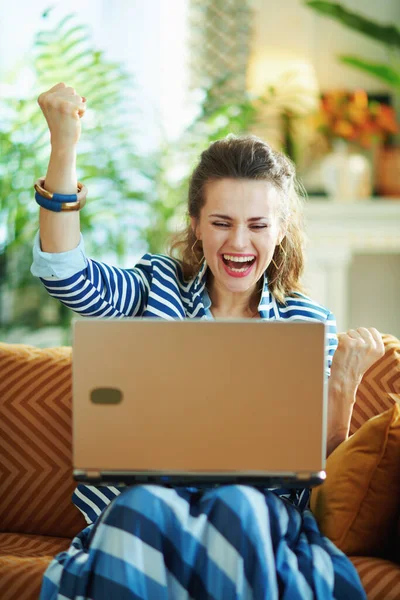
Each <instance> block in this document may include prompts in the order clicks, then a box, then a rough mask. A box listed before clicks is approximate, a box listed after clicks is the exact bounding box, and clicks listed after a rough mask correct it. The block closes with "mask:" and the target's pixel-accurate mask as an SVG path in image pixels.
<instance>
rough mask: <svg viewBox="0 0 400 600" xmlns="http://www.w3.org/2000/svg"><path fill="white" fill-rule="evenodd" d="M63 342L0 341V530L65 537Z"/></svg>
mask: <svg viewBox="0 0 400 600" xmlns="http://www.w3.org/2000/svg"><path fill="white" fill-rule="evenodd" d="M71 353H72V351H71V348H69V347H63V348H46V349H40V348H35V347H32V346H27V345H24V344H3V343H0V531H2V532H7V533H28V534H42V535H50V536H57V537H67V538H72V537H74V535H76V534H77V533H78V532H79V531H81V530H82V529H84V527H85V526H86V523H85V520H84V518H83V516H82V515H81V514H80V513H79V512H78V511H77V510H76V508H75V507H74V506H73V504H72V502H71V495H72V492H73V490H74V488H75V486H76V482H75V481H74V480H73V477H72V418H71V404H72V390H71V387H72V365H71Z"/></svg>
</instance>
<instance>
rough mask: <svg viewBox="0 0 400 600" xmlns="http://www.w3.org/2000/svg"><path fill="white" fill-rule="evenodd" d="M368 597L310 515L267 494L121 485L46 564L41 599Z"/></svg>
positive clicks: (230, 489)
mask: <svg viewBox="0 0 400 600" xmlns="http://www.w3.org/2000/svg"><path fill="white" fill-rule="evenodd" d="M139 598H149V599H156V600H164V599H167V598H168V599H177V600H181V599H182V600H183V599H189V598H193V599H204V598H207V599H209V600H213V599H215V600H217V599H224V600H229V599H231V598H232V599H233V598H235V599H246V600H247V599H249V600H250V599H254V600H261V599H262V600H273V599H278V598H283V599H286V600H304V599H308V598H310V599H311V598H317V599H318V600H329V599H333V598H335V599H338V600H341V599H343V600H344V599H348V600H359V599H360V600H361V599H362V600H366V595H365V593H364V591H363V588H362V585H361V583H360V580H359V577H358V575H357V571H356V570H355V568H354V566H353V565H352V563H351V562H350V561H349V560H348V558H347V557H346V556H345V555H344V554H343V553H342V552H341V551H339V550H338V549H337V548H336V547H335V546H334V545H333V544H332V543H331V542H330V541H329V540H328V539H327V538H325V537H323V536H322V535H321V534H320V532H319V530H318V526H317V524H316V521H315V519H314V517H313V515H312V513H311V512H310V511H309V510H305V511H304V512H302V511H300V510H299V509H298V508H297V507H296V506H293V505H292V504H291V503H290V502H288V501H287V500H285V499H283V498H279V497H278V496H277V495H276V494H274V493H273V492H271V491H261V490H257V489H255V488H252V487H246V486H224V487H220V488H215V489H211V490H206V491H202V492H200V491H198V492H194V491H190V490H188V489H170V488H164V487H159V486H153V485H147V486H136V487H129V488H127V489H126V490H125V491H123V492H122V493H121V494H120V495H119V496H118V497H116V498H115V499H114V500H113V501H112V502H111V503H110V504H109V505H108V506H107V508H106V509H105V510H104V511H103V512H102V514H101V515H100V517H99V518H98V519H97V521H96V522H95V523H93V524H91V525H88V527H86V528H85V529H84V530H83V531H81V532H80V533H79V534H78V535H77V536H76V537H75V538H74V539H73V541H72V544H71V546H70V548H69V549H68V550H67V551H65V552H61V553H60V554H58V555H57V556H56V557H55V558H54V559H53V561H52V562H51V563H50V565H49V567H48V568H47V570H46V572H45V574H44V578H43V584H42V589H41V594H40V600H66V599H77V600H78V599H79V600H85V599H91V600H111V599H116V600H137V599H139Z"/></svg>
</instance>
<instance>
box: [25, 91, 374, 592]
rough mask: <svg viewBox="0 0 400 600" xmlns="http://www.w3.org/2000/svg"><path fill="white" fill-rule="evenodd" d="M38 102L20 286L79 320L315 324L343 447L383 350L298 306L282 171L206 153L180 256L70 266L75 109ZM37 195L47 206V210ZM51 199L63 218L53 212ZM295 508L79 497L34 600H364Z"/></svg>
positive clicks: (133, 493) (274, 163)
mask: <svg viewBox="0 0 400 600" xmlns="http://www.w3.org/2000/svg"><path fill="white" fill-rule="evenodd" d="M38 102H39V105H40V107H41V109H42V111H43V113H44V115H45V118H46V120H47V123H48V126H49V129H50V133H51V146H52V151H51V157H50V163H49V168H48V172H47V175H46V178H45V180H42V181H40V182H39V183H38V184H37V186H36V192H37V193H36V200H37V202H38V203H39V204H40V206H41V209H40V233H38V235H37V236H36V239H35V246H34V262H33V265H32V269H31V270H32V273H33V274H34V275H36V276H38V277H40V278H41V280H42V282H43V284H44V285H45V287H46V288H47V290H48V291H49V293H50V294H52V295H53V296H54V297H55V298H58V299H59V300H60V301H62V302H64V303H65V304H66V306H68V307H70V308H72V309H73V310H75V311H76V312H78V313H79V314H82V315H90V316H98V317H117V318H120V317H132V316H138V317H142V316H146V317H154V318H164V319H184V318H205V319H207V318H208V319H213V318H218V317H240V318H255V319H260V320H271V319H272V320H274V319H289V320H310V319H311V320H319V321H324V322H326V323H327V326H328V327H327V331H328V336H327V366H326V369H327V375H329V374H330V380H329V393H328V397H329V415H328V440H327V454H329V453H330V452H332V451H333V450H334V448H335V447H336V446H337V445H338V444H340V443H341V442H342V441H343V440H345V439H346V438H347V437H348V432H349V425H350V418H351V412H352V407H353V404H354V401H355V394H356V390H357V386H358V384H359V382H360V381H361V378H362V376H363V374H364V372H365V371H366V370H367V369H368V368H369V367H370V366H371V365H372V364H373V363H374V362H375V361H376V360H377V359H378V358H379V357H380V356H381V355H382V353H383V344H382V339H381V336H380V334H379V332H377V331H376V330H375V329H373V328H371V329H364V328H361V329H358V330H357V331H353V330H351V331H350V332H348V333H347V334H345V335H343V336H341V338H340V340H339V345H338V347H337V349H336V346H337V338H336V326H335V320H334V317H333V316H332V314H331V313H330V312H329V311H328V310H327V309H325V308H324V307H322V306H320V305H318V304H316V303H315V302H313V301H312V300H311V299H310V298H308V297H307V296H305V295H304V294H303V293H302V290H301V287H300V284H299V277H300V275H301V272H302V267H303V255H302V243H301V242H302V236H301V227H300V211H299V199H298V196H297V193H296V186H295V172H294V169H293V166H292V164H291V163H290V162H289V161H288V160H287V159H286V158H285V157H284V156H283V155H282V154H280V153H277V152H274V151H273V150H272V149H271V148H270V147H269V146H268V145H267V144H265V143H264V142H262V141H261V140H259V139H258V138H256V137H254V136H246V137H241V138H235V137H228V138H226V139H225V140H219V141H217V142H215V143H214V144H212V145H211V146H210V147H209V148H208V149H207V150H205V151H204V152H203V153H202V155H201V159H200V162H199V164H198V166H197V167H196V169H195V170H194V172H193V174H192V177H191V181H190V187H189V206H188V212H189V217H190V223H189V226H188V229H187V231H185V232H184V234H183V235H182V236H181V238H180V239H178V240H176V241H175V243H174V244H173V251H174V252H175V253H177V254H178V256H179V259H176V258H171V257H166V256H161V255H150V254H146V255H145V256H144V257H143V258H142V259H141V260H140V261H139V262H138V264H137V265H136V266H135V268H133V269H129V270H126V269H118V268H115V267H109V266H107V265H105V264H103V263H99V262H96V261H94V260H91V259H89V258H87V257H86V256H85V251H84V244H83V239H82V237H81V235H80V230H79V210H74V209H79V208H80V206H81V205H82V202H83V196H84V192H83V191H80V193H79V194H78V201H77V197H76V195H75V194H76V190H77V179H76V171H75V168H76V146H77V143H78V140H79V136H80V118H81V117H83V116H84V114H85V111H86V99H85V98H82V97H81V96H79V95H78V94H76V92H75V90H74V89H72V88H70V87H67V86H65V84H63V83H59V84H57V85H56V86H54V87H53V88H51V89H50V90H49V91H48V92H45V93H43V94H41V95H40V96H39V99H38ZM78 187H80V185H79V186H78ZM48 192H50V193H54V194H56V195H55V196H54V197H53V198H52V199H50V200H49V199H47V198H46V196H47V195H48ZM60 194H61V197H60V196H59V195H60ZM63 196H64V197H63ZM63 201H64V203H65V204H64V207H63V208H65V206H66V204H68V206H67V208H70V209H72V210H62V211H60V212H57V211H58V210H59V209H60V208H61V207H62V206H61V205H62V202H63ZM49 203H50V204H49ZM51 203H52V204H51ZM80 203H81V204H80ZM335 350H336V351H335ZM300 351H301V349H300ZM293 359H295V358H294V357H293ZM289 360H290V359H289ZM121 492H122V493H121ZM307 499H308V494H307V492H306V491H305V490H295V491H293V492H290V491H289V490H283V489H278V490H256V489H254V488H251V487H246V486H226V487H220V488H218V489H210V490H208V491H205V492H200V491H198V490H196V489H193V488H185V489H168V488H163V487H159V486H136V487H131V488H127V489H123V488H121V487H120V488H115V487H113V486H102V487H94V486H86V485H79V486H78V488H77V489H76V491H75V493H74V495H73V501H74V503H75V504H76V506H77V507H78V508H79V509H80V510H81V511H82V512H83V514H84V516H85V518H86V520H87V522H88V526H87V527H86V528H85V529H84V530H83V531H82V532H81V533H80V534H79V535H78V536H77V537H76V538H74V540H73V542H72V545H71V547H70V548H69V549H68V550H67V551H66V552H62V553H61V554H59V555H57V557H55V559H54V560H53V561H52V563H51V564H50V566H49V568H48V569H47V571H46V573H45V576H44V579H43V586H42V591H41V596H40V598H41V600H50V599H55V598H78V597H79V598H93V599H95V600H99V599H102V598H118V599H119V598H121V599H125V598H126V599H128V598H129V599H133V598H189V597H190V598H224V599H225V598H278V597H280V598H289V599H290V600H295V599H297V598H299V599H300V598H302V599H303V598H321V599H323V600H326V599H328V598H333V597H335V598H352V599H354V600H356V599H358V598H365V594H364V592H363V590H362V586H361V584H360V581H359V579H358V576H357V573H356V571H355V569H354V567H353V566H352V564H351V563H350V561H348V559H347V558H346V557H345V556H344V555H343V554H342V553H341V552H339V551H338V550H337V549H336V548H335V547H334V546H333V544H331V543H330V542H329V541H328V540H327V539H326V538H323V537H322V536H321V535H320V533H319V531H318V527H317V525H316V523H315V520H314V518H313V516H312V514H311V513H310V512H309V511H308V510H307V509H306V505H307Z"/></svg>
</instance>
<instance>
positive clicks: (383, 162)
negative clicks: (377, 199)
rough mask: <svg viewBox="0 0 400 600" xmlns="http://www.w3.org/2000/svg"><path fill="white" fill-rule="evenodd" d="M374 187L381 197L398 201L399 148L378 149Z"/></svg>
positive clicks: (399, 188)
mask: <svg viewBox="0 0 400 600" xmlns="http://www.w3.org/2000/svg"><path fill="white" fill-rule="evenodd" d="M376 187H377V192H378V194H380V195H381V196H386V197H388V198H396V199H400V146H397V147H396V146H394V147H391V148H381V149H380V152H379V157H378V177H377V183H376Z"/></svg>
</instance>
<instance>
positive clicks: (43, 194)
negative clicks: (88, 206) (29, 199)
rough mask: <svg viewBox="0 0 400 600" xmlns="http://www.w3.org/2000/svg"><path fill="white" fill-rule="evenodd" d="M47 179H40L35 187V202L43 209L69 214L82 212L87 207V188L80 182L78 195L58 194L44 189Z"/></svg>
mask: <svg viewBox="0 0 400 600" xmlns="http://www.w3.org/2000/svg"><path fill="white" fill-rule="evenodd" d="M44 182H45V179H44V177H43V178H39V179H38V180H37V181H36V182H35V183H34V185H33V187H34V188H35V200H36V202H37V203H38V204H39V206H42V207H43V208H47V210H51V211H53V212H68V211H73V210H81V208H83V207H84V206H85V203H86V196H87V187H86V186H85V185H83V183H81V182H80V181H78V193H77V194H57V193H52V192H49V191H48V190H45V189H44V187H43V186H44Z"/></svg>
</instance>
